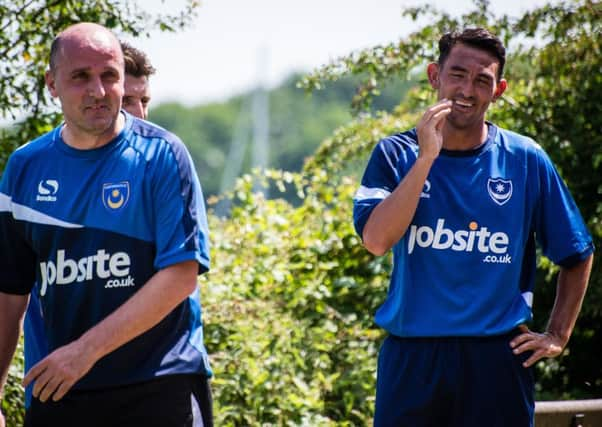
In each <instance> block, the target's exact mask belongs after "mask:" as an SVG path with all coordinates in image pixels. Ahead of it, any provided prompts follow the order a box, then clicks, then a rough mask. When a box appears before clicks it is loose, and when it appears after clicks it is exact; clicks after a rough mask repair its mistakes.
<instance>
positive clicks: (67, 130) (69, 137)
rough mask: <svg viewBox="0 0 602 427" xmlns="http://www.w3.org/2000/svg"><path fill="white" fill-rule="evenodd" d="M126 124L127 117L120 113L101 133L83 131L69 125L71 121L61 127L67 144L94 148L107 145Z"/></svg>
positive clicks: (78, 147) (77, 147) (81, 147)
mask: <svg viewBox="0 0 602 427" xmlns="http://www.w3.org/2000/svg"><path fill="white" fill-rule="evenodd" d="M124 126H125V118H124V116H123V114H121V113H119V116H118V117H117V119H116V120H115V122H114V123H113V125H112V126H111V127H110V128H109V129H107V130H106V131H104V132H102V133H100V134H94V133H90V132H85V131H82V130H80V129H78V128H77V127H75V126H69V123H67V122H66V123H65V125H64V126H63V129H61V136H62V138H63V141H64V142H65V144H67V145H68V146H70V147H72V148H76V149H78V150H92V149H94V148H100V147H102V146H104V145H107V144H108V143H109V142H111V141H112V140H113V138H115V137H116V136H117V135H118V134H119V132H121V130H122V129H123V127H124Z"/></svg>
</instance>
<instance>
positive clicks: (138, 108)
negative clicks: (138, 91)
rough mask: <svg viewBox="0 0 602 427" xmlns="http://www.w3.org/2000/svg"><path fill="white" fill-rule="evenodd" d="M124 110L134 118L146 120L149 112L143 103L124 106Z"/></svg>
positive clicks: (130, 103)
mask: <svg viewBox="0 0 602 427" xmlns="http://www.w3.org/2000/svg"><path fill="white" fill-rule="evenodd" d="M123 108H124V110H125V111H127V112H128V113H130V114H131V115H132V116H136V117H139V118H141V119H145V120H146V116H147V113H148V111H147V110H146V108H144V105H142V102H141V101H135V102H128V103H127V105H124V107H123Z"/></svg>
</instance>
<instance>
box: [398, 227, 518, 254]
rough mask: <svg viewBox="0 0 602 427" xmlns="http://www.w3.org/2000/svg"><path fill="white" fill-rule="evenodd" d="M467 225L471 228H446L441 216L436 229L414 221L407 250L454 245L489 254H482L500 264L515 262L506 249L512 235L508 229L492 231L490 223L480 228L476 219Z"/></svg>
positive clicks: (464, 249) (455, 248)
mask: <svg viewBox="0 0 602 427" xmlns="http://www.w3.org/2000/svg"><path fill="white" fill-rule="evenodd" d="M468 228H469V229H468V230H456V231H453V230H451V229H449V228H445V220H444V219H442V218H439V219H438V220H437V226H436V227H435V229H434V230H433V229H432V228H431V227H429V226H428V225H423V226H420V227H418V226H417V225H412V226H411V227H410V236H409V238H408V253H409V254H411V253H412V252H414V249H415V247H416V246H420V247H421V248H429V247H430V248H433V249H439V250H446V249H451V250H452V251H457V252H473V251H475V250H476V251H478V252H480V253H482V254H488V255H487V256H486V257H485V258H483V262H487V263H500V264H510V263H511V262H512V257H511V256H510V255H509V254H508V253H507V251H508V243H509V238H508V235H507V234H506V233H503V232H501V231H498V232H495V233H492V232H490V231H489V230H488V229H487V227H481V228H479V225H478V224H477V223H476V222H475V221H472V222H471V223H470V224H468ZM490 254H492V255H490Z"/></svg>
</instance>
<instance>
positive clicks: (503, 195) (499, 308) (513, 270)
mask: <svg viewBox="0 0 602 427" xmlns="http://www.w3.org/2000/svg"><path fill="white" fill-rule="evenodd" d="M488 127H489V129H488V137H487V140H486V141H485V142H484V143H483V144H482V145H481V146H479V147H478V148H476V149H474V150H469V151H448V150H442V151H441V153H440V155H439V157H438V158H437V159H436V160H435V162H434V164H433V166H432V168H431V170H430V172H429V175H428V177H427V179H426V182H425V185H424V188H423V191H422V194H421V195H420V199H419V203H418V207H417V209H416V212H415V215H414V217H413V218H412V221H411V223H410V225H409V227H408V230H407V231H406V233H405V234H404V235H403V236H402V238H401V239H400V240H399V242H397V243H396V244H395V246H394V247H393V257H394V263H393V272H392V275H391V282H390V286H389V292H388V295H387V298H386V300H385V302H384V304H383V305H382V306H381V307H380V308H379V309H378V311H377V313H376V322H377V323H378V324H379V325H380V326H381V327H383V328H384V329H386V330H387V331H389V332H390V333H391V334H393V335H397V336H401V337H419V336H423V337H434V336H487V335H496V334H501V333H505V332H508V331H510V330H511V329H513V328H514V327H516V326H517V325H519V324H521V323H524V322H527V321H529V320H531V317H532V312H531V307H532V303H533V287H534V284H535V268H536V243H539V245H540V247H541V250H542V252H543V254H544V255H546V256H547V257H548V258H549V259H551V260H552V261H553V262H555V263H557V264H560V265H565V266H571V265H573V264H574V263H576V262H578V261H580V260H583V259H585V258H586V257H587V256H588V255H590V254H591V253H592V251H593V243H592V238H591V236H590V235H589V233H588V231H587V229H586V226H585V224H584V222H583V220H582V218H581V215H580V213H579V210H578V209H577V206H576V205H575V202H574V201H573V199H572V197H571V195H570V194H569V192H568V190H567V188H566V186H565V184H564V183H563V181H562V179H561V178H560V176H559V175H558V173H557V172H556V170H555V168H554V166H553V165H552V162H551V161H550V159H549V158H548V156H547V155H546V154H545V152H544V151H543V150H542V149H541V147H540V146H539V145H537V144H536V143H535V142H534V141H532V140H531V139H528V138H526V137H524V136H521V135H518V134H516V133H513V132H510V131H507V130H504V129H500V128H498V127H496V126H495V125H493V124H490V123H489V124H488ZM418 148H419V146H418V142H417V134H416V130H415V129H412V130H410V131H407V132H404V133H400V134H397V135H394V136H391V137H388V138H385V139H384V140H382V141H381V142H380V143H379V144H378V145H377V146H376V147H375V149H374V151H373V152H372V157H371V158H370V160H369V162H368V165H367V167H366V171H365V173H364V176H363V179H362V183H361V186H360V188H359V189H358V191H357V193H356V195H355V197H354V223H355V228H356V230H357V233H358V234H359V235H360V236H362V235H363V230H364V226H365V224H366V221H367V220H368V218H369V216H370V214H371V213H372V210H373V209H374V208H375V207H376V206H377V205H378V203H380V202H381V201H382V200H383V199H385V198H386V197H387V196H388V195H389V194H391V193H392V192H393V191H394V190H395V188H396V187H397V185H398V184H399V183H400V182H401V181H402V180H403V178H404V177H405V175H406V174H407V173H408V171H409V170H410V168H411V167H412V166H413V165H414V162H415V161H416V159H417V158H418V151H419V150H418Z"/></svg>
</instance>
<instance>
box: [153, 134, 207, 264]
mask: <svg viewBox="0 0 602 427" xmlns="http://www.w3.org/2000/svg"><path fill="white" fill-rule="evenodd" d="M159 157H160V158H159V159H157V162H158V164H157V165H156V170H155V173H154V177H153V187H154V188H153V197H154V206H155V209H156V212H155V218H156V223H155V240H156V250H157V254H156V258H155V267H156V268H158V269H162V268H165V267H168V266H170V265H173V264H176V263H179V262H183V261H189V260H196V261H197V262H198V264H199V274H200V273H203V272H206V271H207V270H209V236H208V227H207V214H206V211H205V203H204V200H203V193H202V190H201V184H200V182H199V179H198V177H197V174H196V172H195V169H194V165H193V163H192V159H191V157H190V154H189V153H188V151H187V150H186V147H185V146H184V144H183V143H182V142H181V141H179V140H176V141H172V142H170V143H169V145H168V149H167V150H165V151H162V152H161V154H160V155H159Z"/></svg>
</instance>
